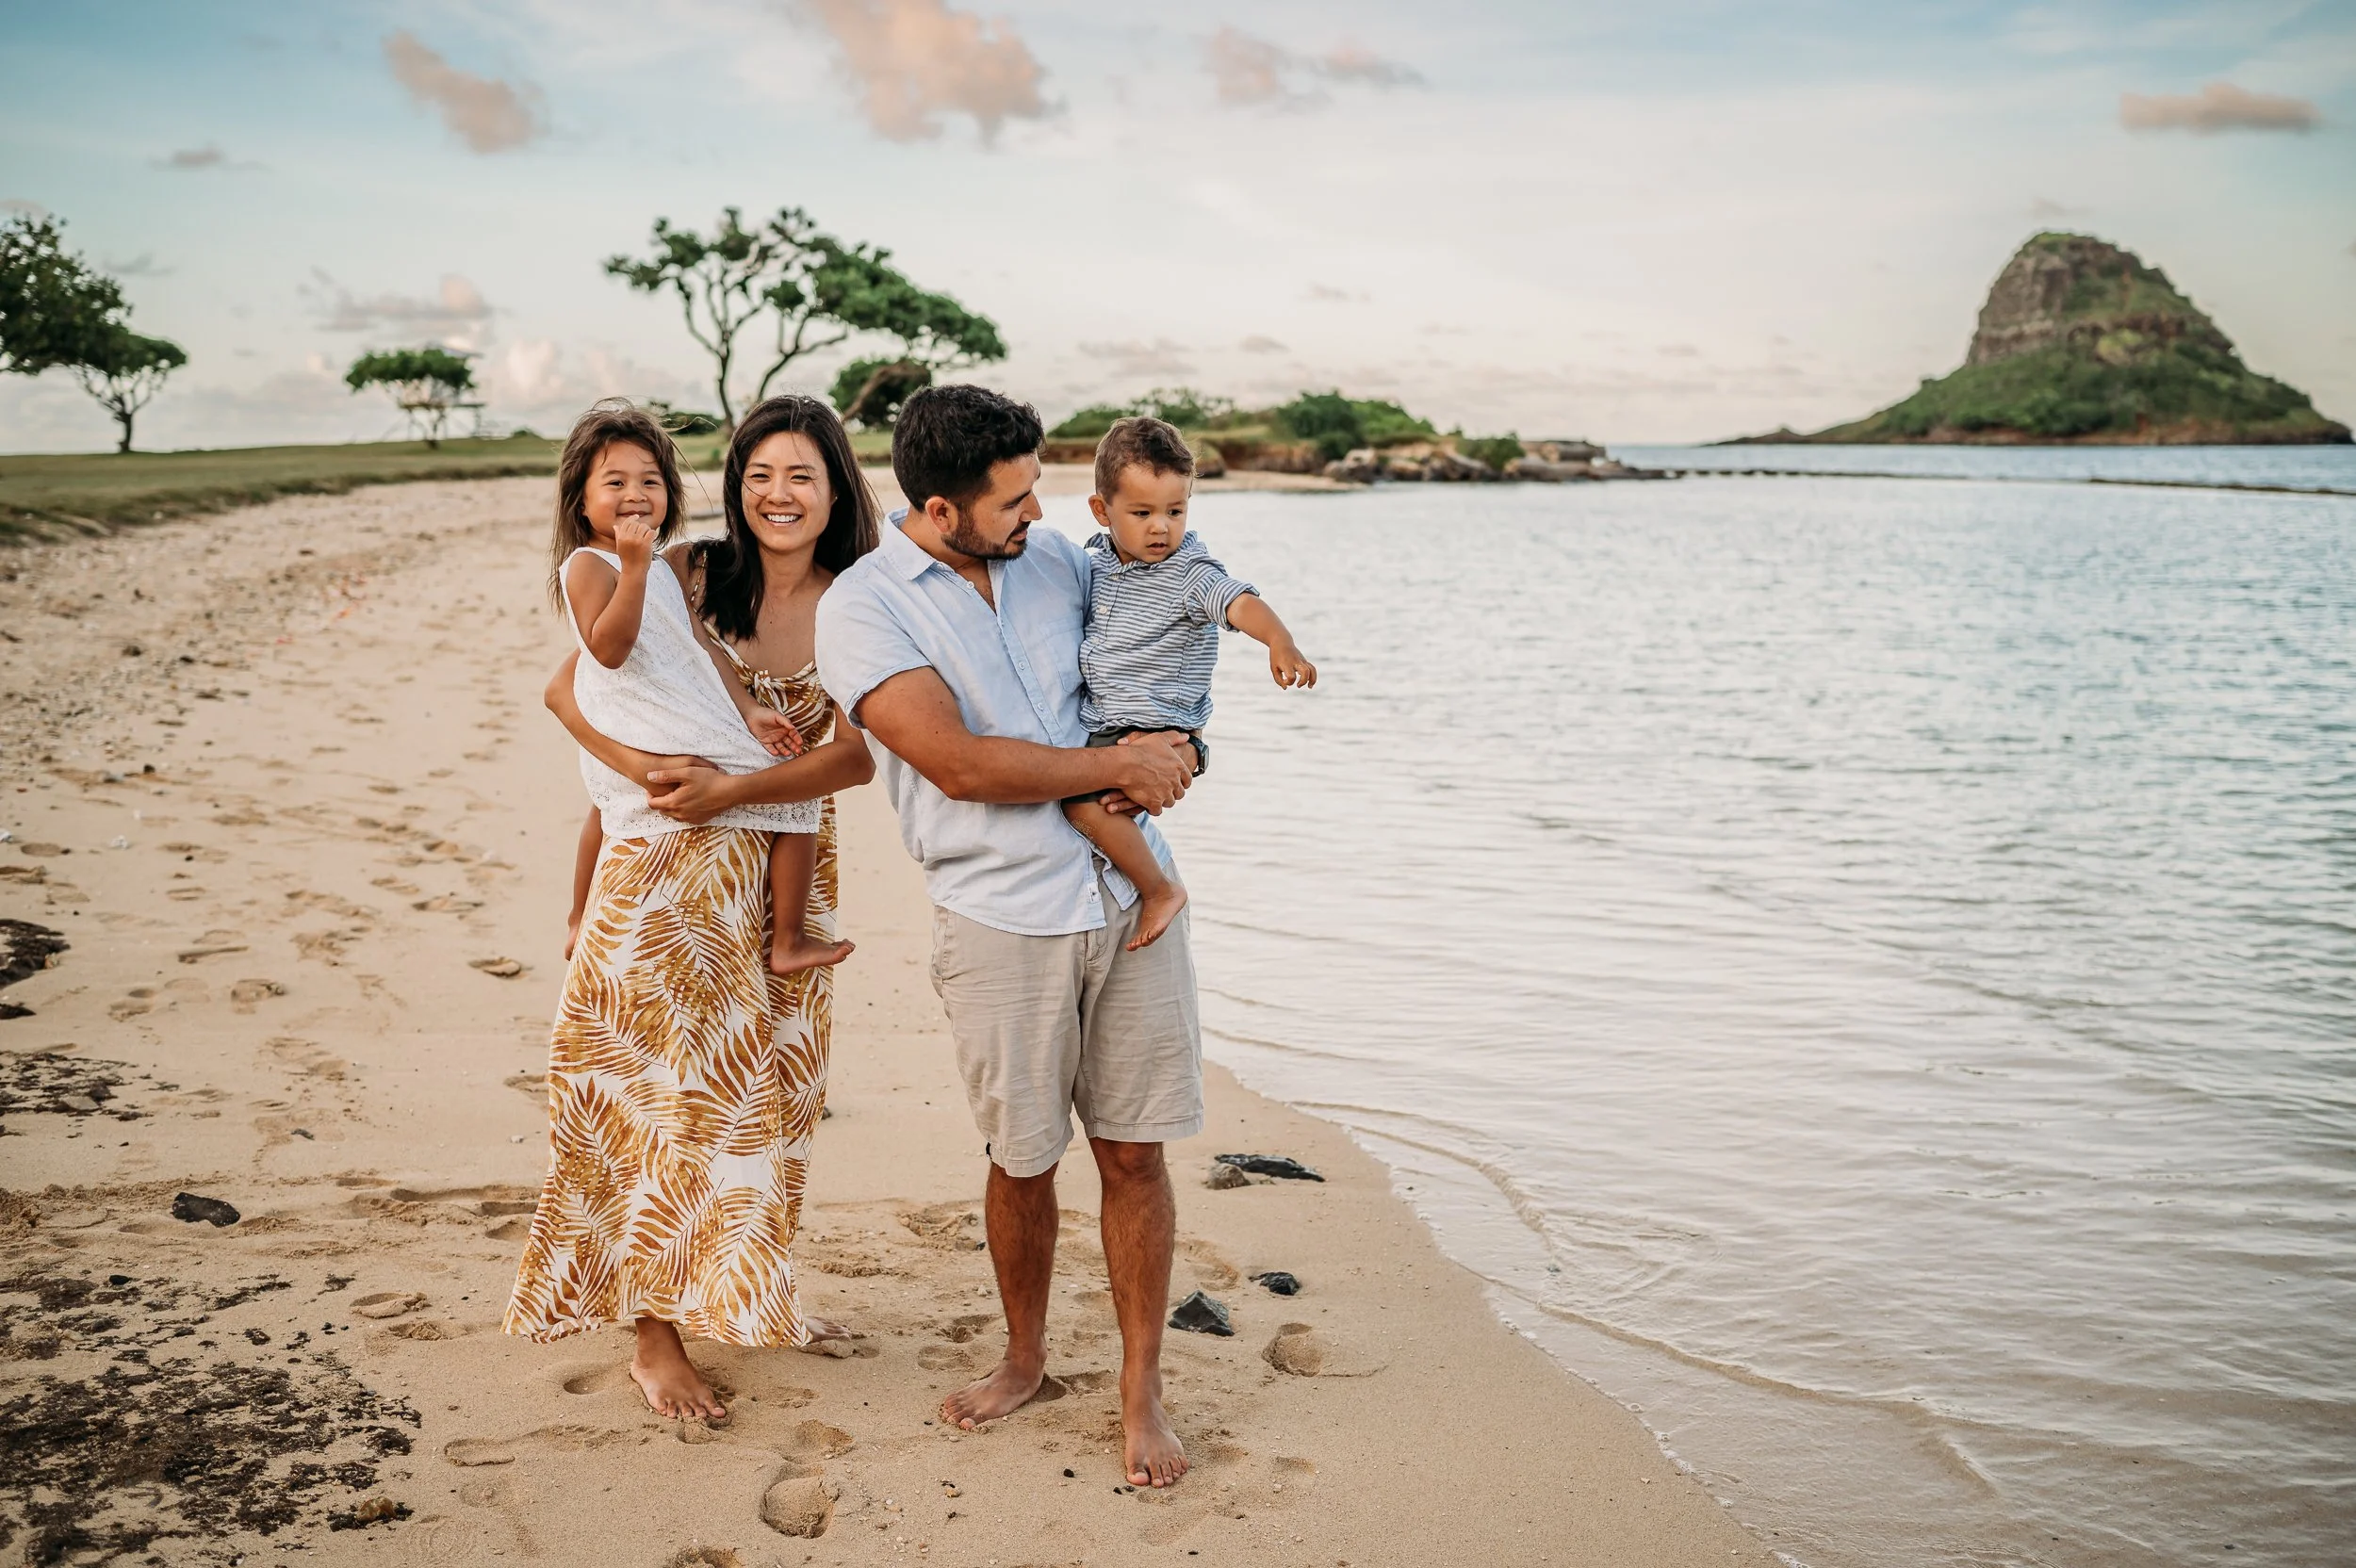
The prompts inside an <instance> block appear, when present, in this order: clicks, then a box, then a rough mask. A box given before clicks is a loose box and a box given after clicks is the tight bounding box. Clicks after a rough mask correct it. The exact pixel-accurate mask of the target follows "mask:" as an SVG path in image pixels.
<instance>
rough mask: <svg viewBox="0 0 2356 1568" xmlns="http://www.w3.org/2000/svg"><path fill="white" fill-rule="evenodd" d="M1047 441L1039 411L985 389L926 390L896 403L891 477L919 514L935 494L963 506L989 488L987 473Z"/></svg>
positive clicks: (943, 387)
mask: <svg viewBox="0 0 2356 1568" xmlns="http://www.w3.org/2000/svg"><path fill="white" fill-rule="evenodd" d="M1046 437H1047V430H1046V427H1045V426H1043V425H1041V424H1040V423H1039V413H1038V411H1037V410H1036V409H1034V408H1032V407H1031V405H1030V404H1028V403H1019V402H1016V401H1015V400H1013V399H1012V398H1009V397H1006V396H1005V395H1004V394H1002V393H997V392H992V391H991V390H990V388H989V387H987V386H965V385H953V386H927V387H925V388H924V390H923V391H921V392H919V393H917V394H916V395H915V396H914V397H912V398H910V399H908V401H907V402H906V403H904V404H902V405H901V408H900V417H899V420H898V422H897V423H895V424H894V425H893V426H892V478H894V479H896V480H898V481H899V482H900V493H901V494H902V495H904V496H906V497H907V498H908V505H909V506H910V507H911V508H913V509H914V510H916V511H919V512H921V511H923V510H924V503H925V502H926V501H928V500H930V499H932V498H934V497H935V496H939V497H940V498H941V499H943V500H945V501H947V502H949V504H950V505H952V506H955V507H958V508H963V507H965V506H967V505H969V504H970V503H971V502H972V501H973V498H974V497H976V496H978V495H980V494H981V493H982V492H983V491H984V490H986V489H988V488H989V487H990V469H992V468H994V467H996V466H998V465H999V464H1001V463H1004V462H1006V461H1007V460H1008V459H1010V458H1017V457H1028V456H1030V455H1031V454H1032V453H1033V452H1036V451H1038V450H1039V443H1040V442H1041V441H1043V440H1045V439H1046Z"/></svg>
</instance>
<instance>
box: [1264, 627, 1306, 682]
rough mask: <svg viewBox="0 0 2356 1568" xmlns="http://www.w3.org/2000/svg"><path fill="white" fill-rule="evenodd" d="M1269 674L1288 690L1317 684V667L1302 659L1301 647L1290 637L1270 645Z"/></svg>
mask: <svg viewBox="0 0 2356 1568" xmlns="http://www.w3.org/2000/svg"><path fill="white" fill-rule="evenodd" d="M1268 674H1270V675H1272V676H1274V677H1275V678H1276V684H1278V685H1279V686H1284V687H1287V688H1290V687H1294V686H1315V685H1316V684H1317V666H1316V665H1315V664H1312V663H1310V662H1309V661H1308V660H1306V659H1304V658H1302V657H1301V645H1299V644H1297V643H1295V642H1294V641H1293V640H1292V639H1291V638H1289V637H1287V638H1284V640H1283V641H1282V642H1278V643H1272V644H1270V645H1268Z"/></svg>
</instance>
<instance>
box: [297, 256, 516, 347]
mask: <svg viewBox="0 0 2356 1568" xmlns="http://www.w3.org/2000/svg"><path fill="white" fill-rule="evenodd" d="M303 294H304V295H305V296H306V297H308V298H309V299H310V300H311V302H312V303H313V306H314V308H315V309H317V311H318V312H319V326H320V327H322V328H324V329H325V330H326V331H328V332H356V333H369V334H372V335H375V336H377V337H380V338H384V339H387V340H392V339H400V338H434V339H436V340H438V341H440V342H441V343H442V344H443V346H444V347H446V348H451V349H461V350H468V351H472V350H477V349H480V348H482V347H483V344H484V343H485V342H486V341H488V340H489V338H490V335H491V318H492V317H493V316H495V315H497V314H498V312H497V311H496V310H495V309H494V308H493V307H492V305H491V303H490V302H489V301H487V300H485V299H483V292H482V290H480V289H478V288H477V287H475V286H474V285H473V284H471V283H469V282H467V281H466V279H465V278H462V277H460V276H459V275H458V274H456V273H455V272H451V273H446V274H445V275H444V276H443V278H442V284H441V287H440V288H438V289H436V290H435V291H434V293H432V294H426V295H413V294H378V295H375V296H373V297H372V298H368V299H362V298H360V297H358V296H356V295H354V294H353V293H352V290H350V289H349V288H346V287H345V286H343V285H342V284H339V283H337V282H336V281H335V279H334V278H332V277H330V276H329V275H328V274H327V273H325V272H323V271H321V270H319V269H317V268H314V269H312V272H311V282H310V283H309V284H306V285H305V286H303Z"/></svg>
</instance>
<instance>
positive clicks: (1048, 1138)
mask: <svg viewBox="0 0 2356 1568" xmlns="http://www.w3.org/2000/svg"><path fill="white" fill-rule="evenodd" d="M1098 888H1099V890H1100V892H1101V894H1102V896H1103V899H1104V914H1105V924H1104V929H1103V930H1101V931H1080V932H1074V933H1073V934H1072V935H1071V936H1066V937H1018V936H1016V935H1014V934H1013V933H1011V932H1007V931H1001V930H999V929H997V928H996V927H995V926H990V925H984V924H983V923H981V922H979V921H975V920H969V919H967V918H966V917H965V916H963V915H960V914H957V913H955V912H954V911H952V910H948V909H943V908H941V907H938V906H936V907H934V909H933V989H934V990H935V991H937V992H939V993H940V995H941V1003H942V1005H944V1006H946V1007H947V1008H948V1010H949V1032H950V1034H951V1036H952V1037H955V1039H956V1040H957V1070H958V1072H959V1073H960V1074H961V1075H962V1076H963V1077H964V1079H965V1095H966V1099H967V1100H968V1102H970V1103H972V1105H973V1123H974V1125H975V1126H976V1127H978V1128H980V1129H981V1134H982V1136H983V1137H984V1138H985V1139H986V1140H988V1143H989V1148H990V1160H991V1162H992V1163H994V1164H995V1165H997V1166H998V1167H999V1168H1001V1169H1003V1170H1004V1171H1006V1174H1007V1175H1009V1176H1037V1175H1039V1173H1040V1172H1042V1171H1045V1170H1050V1169H1053V1168H1055V1163H1056V1162H1057V1161H1059V1160H1061V1159H1062V1158H1063V1156H1064V1152H1065V1151H1066V1150H1067V1149H1069V1148H1070V1147H1071V1146H1072V1112H1074V1111H1077V1112H1079V1114H1080V1126H1081V1127H1082V1129H1083V1130H1085V1131H1086V1133H1087V1134H1088V1136H1089V1137H1092V1138H1105V1139H1108V1140H1110V1141H1112V1142H1115V1143H1167V1142H1169V1141H1170V1139H1172V1138H1183V1137H1191V1136H1192V1135H1195V1134H1196V1133H1199V1132H1201V1131H1202V1130H1203V1031H1202V1024H1201V1021H1200V1018H1199V1016H1198V1014H1197V1011H1196V1006H1195V994H1194V955H1193V954H1192V952H1191V951H1189V950H1188V948H1187V945H1186V939H1187V930H1186V914H1185V913H1183V912H1182V913H1181V914H1180V915H1179V916H1178V918H1177V919H1176V920H1174V921H1172V922H1171V923H1170V929H1169V930H1168V931H1165V932H1164V933H1162V939H1161V940H1159V941H1157V942H1155V943H1154V944H1153V946H1152V947H1148V948H1143V949H1140V950H1139V951H1137V952H1136V953H1125V952H1123V951H1121V949H1122V947H1123V945H1124V944H1125V943H1126V942H1127V941H1128V940H1129V937H1130V934H1131V932H1132V931H1134V930H1135V929H1136V926H1137V908H1136V907H1135V906H1132V907H1129V908H1127V909H1123V908H1121V906H1120V905H1119V904H1118V903H1117V902H1115V900H1114V898H1113V895H1112V890H1110V889H1108V888H1105V887H1104V885H1103V883H1102V882H1101V880H1100V882H1099V883H1098Z"/></svg>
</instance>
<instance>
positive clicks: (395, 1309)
mask: <svg viewBox="0 0 2356 1568" xmlns="http://www.w3.org/2000/svg"><path fill="white" fill-rule="evenodd" d="M426 1305H427V1302H426V1299H425V1298H424V1297H423V1296H421V1295H419V1294H418V1293H417V1292H416V1291H414V1290H381V1291H378V1292H377V1293H376V1294H375V1295H373V1296H363V1297H361V1298H360V1299H358V1300H356V1301H354V1302H352V1311H353V1312H355V1313H357V1314H359V1315H361V1316H362V1317H372V1318H377V1319H380V1320H381V1319H384V1318H387V1317H403V1316H406V1315H409V1314H410V1313H413V1312H418V1311H421V1310H423V1309H424V1307H425V1306H426Z"/></svg>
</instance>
